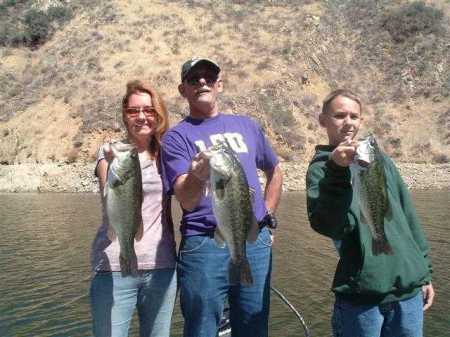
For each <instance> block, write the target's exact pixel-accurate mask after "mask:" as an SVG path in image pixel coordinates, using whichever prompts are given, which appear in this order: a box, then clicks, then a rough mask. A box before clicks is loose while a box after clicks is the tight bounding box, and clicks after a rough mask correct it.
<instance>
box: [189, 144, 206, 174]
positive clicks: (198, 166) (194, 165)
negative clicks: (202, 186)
mask: <svg viewBox="0 0 450 337" xmlns="http://www.w3.org/2000/svg"><path fill="white" fill-rule="evenodd" d="M209 158H210V156H209V155H208V153H206V152H205V151H202V152H199V153H197V154H196V155H195V157H194V158H193V159H192V162H191V168H190V169H189V174H192V175H193V176H194V177H195V178H197V179H198V180H200V181H201V182H205V181H207V180H208V178H209Z"/></svg>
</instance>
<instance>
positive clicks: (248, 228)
mask: <svg viewBox="0 0 450 337" xmlns="http://www.w3.org/2000/svg"><path fill="white" fill-rule="evenodd" d="M206 154H207V155H208V156H209V157H210V159H209V166H210V180H209V183H210V186H209V188H210V192H211V194H212V203H213V212H214V215H215V217H216V220H217V227H216V230H215V234H214V238H215V240H216V242H217V243H218V244H219V245H220V246H222V247H223V246H224V245H225V243H226V244H227V246H228V249H229V252H230V257H231V259H230V264H229V283H230V284H232V285H235V284H241V285H243V286H250V285H252V284H253V278H252V273H251V269H250V265H249V262H248V260H247V256H246V241H247V240H248V241H249V242H254V241H255V240H256V238H257V236H258V233H259V227H258V224H257V221H256V218H255V215H254V213H253V208H252V193H251V190H250V188H249V185H248V182H247V177H246V175H245V172H244V169H243V168H242V166H241V163H240V162H239V159H238V157H237V155H236V154H235V153H234V151H233V150H232V148H231V146H230V145H229V144H228V143H227V142H219V143H217V144H216V145H213V146H212V147H210V148H209V149H208V150H207V151H206Z"/></svg>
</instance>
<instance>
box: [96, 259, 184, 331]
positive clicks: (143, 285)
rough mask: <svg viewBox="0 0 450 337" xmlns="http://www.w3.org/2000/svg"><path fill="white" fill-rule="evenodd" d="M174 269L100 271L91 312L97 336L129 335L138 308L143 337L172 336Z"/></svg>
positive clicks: (174, 293)
mask: <svg viewBox="0 0 450 337" xmlns="http://www.w3.org/2000/svg"><path fill="white" fill-rule="evenodd" d="M176 282H177V279H176V272H175V269H172V268H170V269H154V270H146V271H140V272H139V275H138V276H127V277H122V275H121V273H120V272H99V273H97V274H96V275H95V276H94V278H93V280H92V282H91V292H90V296H91V312H92V320H93V333H94V336H95V337H126V336H128V329H129V327H130V322H131V319H132V317H133V313H134V310H135V308H137V310H138V315H139V323H140V324H139V330H140V336H141V337H169V335H170V322H171V319H172V312H173V307H174V302H175V297H176V292H177V284H176Z"/></svg>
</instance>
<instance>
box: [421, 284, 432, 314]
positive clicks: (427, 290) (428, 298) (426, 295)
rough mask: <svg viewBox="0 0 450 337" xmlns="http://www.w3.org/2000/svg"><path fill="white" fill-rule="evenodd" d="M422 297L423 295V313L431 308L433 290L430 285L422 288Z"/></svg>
mask: <svg viewBox="0 0 450 337" xmlns="http://www.w3.org/2000/svg"><path fill="white" fill-rule="evenodd" d="M422 295H423V311H425V310H427V309H428V308H429V307H431V305H432V304H433V300H434V289H433V285H432V284H431V283H430V284H426V285H424V286H422Z"/></svg>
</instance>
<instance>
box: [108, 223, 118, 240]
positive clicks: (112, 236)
mask: <svg viewBox="0 0 450 337" xmlns="http://www.w3.org/2000/svg"><path fill="white" fill-rule="evenodd" d="M106 235H107V236H108V239H109V240H110V241H114V240H115V239H116V237H117V235H116V232H115V231H114V229H113V228H112V227H111V226H110V225H108V231H107V232H106Z"/></svg>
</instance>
